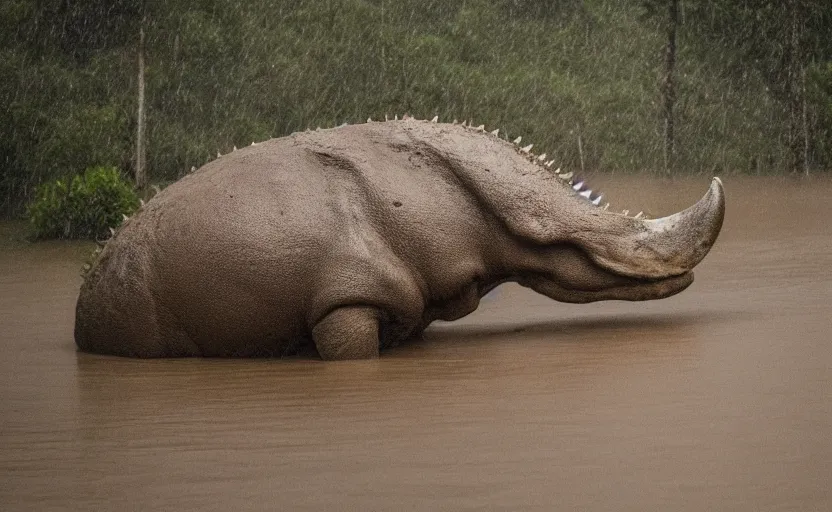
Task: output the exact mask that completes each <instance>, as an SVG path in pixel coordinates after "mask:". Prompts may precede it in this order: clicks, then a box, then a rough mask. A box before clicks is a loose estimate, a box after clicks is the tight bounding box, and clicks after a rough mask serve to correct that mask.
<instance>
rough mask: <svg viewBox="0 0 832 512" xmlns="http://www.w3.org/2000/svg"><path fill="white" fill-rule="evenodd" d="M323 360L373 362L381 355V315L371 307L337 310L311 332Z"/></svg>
mask: <svg viewBox="0 0 832 512" xmlns="http://www.w3.org/2000/svg"><path fill="white" fill-rule="evenodd" d="M312 339H313V340H314V341H315V347H317V349H318V353H319V354H320V356H321V358H322V359H324V360H344V359H373V358H377V357H378V352H379V311H378V310H377V309H376V308H373V307H368V306H350V307H342V308H338V309H336V310H334V311H332V312H331V313H329V314H328V315H327V316H325V317H324V318H323V319H322V320H320V321H319V322H318V323H317V324H316V325H315V327H313V328H312Z"/></svg>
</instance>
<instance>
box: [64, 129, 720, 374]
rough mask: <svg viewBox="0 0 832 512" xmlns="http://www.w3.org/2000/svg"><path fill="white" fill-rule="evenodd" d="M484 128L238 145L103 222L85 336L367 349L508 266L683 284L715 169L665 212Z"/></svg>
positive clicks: (538, 287)
mask: <svg viewBox="0 0 832 512" xmlns="http://www.w3.org/2000/svg"><path fill="white" fill-rule="evenodd" d="M547 163H548V165H549V166H551V164H552V162H551V161H550V162H546V161H545V158H543V156H541V157H538V156H536V155H534V154H532V153H531V148H530V147H528V146H526V147H523V146H521V145H520V144H512V143H511V142H508V141H505V140H503V139H501V138H499V137H498V136H496V135H495V134H493V133H488V132H485V131H483V130H481V129H475V128H471V127H466V126H462V125H457V124H442V123H436V122H430V121H419V120H415V119H412V118H407V119H404V120H401V121H389V122H368V123H366V124H360V125H351V126H344V127H339V128H334V129H330V130H321V131H314V132H303V133H295V134H293V135H290V136H288V137H283V138H280V139H272V140H269V141H266V142H262V143H260V144H256V145H252V146H250V147H247V148H244V149H240V150H237V151H235V152H233V153H232V154H230V155H226V156H223V157H221V158H218V159H217V160H215V161H213V162H210V163H209V164H207V165H205V166H204V167H202V168H201V169H199V170H197V171H196V172H194V173H192V174H190V175H188V176H186V177H184V178H183V179H181V180H180V181H178V182H177V183H174V184H173V185H171V186H170V187H168V188H167V189H165V190H164V191H162V192H161V193H159V194H157V195H156V196H155V197H154V198H153V199H152V200H150V201H149V202H148V203H147V204H146V205H145V206H143V207H142V208H141V209H140V210H139V211H138V212H137V213H136V214H135V215H134V216H133V217H132V218H130V219H128V220H126V221H125V222H124V224H123V225H122V227H121V228H120V229H119V230H118V232H117V233H116V234H115V236H114V237H113V238H111V239H110V240H109V241H108V242H107V244H106V246H105V247H104V249H103V250H102V251H101V254H100V255H99V256H98V258H97V260H96V261H95V262H94V263H93V264H92V266H91V268H90V270H89V272H88V273H87V275H86V277H85V281H84V284H83V285H82V287H81V292H80V295H79V298H78V304H77V308H76V323H75V340H76V343H77V344H78V347H79V348H80V349H81V350H84V351H89V352H96V353H104V354H115V355H122V356H134V357H182V356H282V355H287V354H291V353H293V352H295V351H296V350H297V349H298V348H299V347H301V346H302V345H307V344H313V345H314V347H315V348H316V349H317V351H318V353H319V354H320V355H321V357H322V358H324V359H356V358H372V357H377V356H378V355H379V351H380V350H381V349H383V348H385V347H387V346H390V345H392V344H395V343H396V342H398V341H400V340H403V339H405V338H408V337H411V336H415V335H417V334H419V333H420V332H421V331H422V330H424V329H425V328H426V327H427V326H428V325H429V324H430V323H431V322H432V321H434V320H437V319H441V320H454V319H457V318H460V317H462V316H465V315H467V314H469V313H471V312H472V311H474V310H475V309H476V308H477V306H478V305H479V300H480V298H481V297H482V296H483V295H485V294H486V293H488V291H490V290H491V289H493V288H494V287H495V286H497V285H499V284H500V283H504V282H507V281H516V282H518V283H520V284H521V285H523V286H527V287H529V288H531V289H533V290H535V291H537V292H539V293H542V294H544V295H547V296H549V297H551V298H553V299H555V300H558V301H563V302H575V303H584V302H592V301H597V300H612V299H615V300H650V299H659V298H663V297H667V296H670V295H673V294H675V293H678V292H680V291H682V290H684V289H685V288H686V287H687V286H689V285H690V283H691V282H692V281H693V274H692V272H691V270H692V269H693V267H694V266H695V265H696V264H697V263H699V261H701V259H702V258H704V256H705V255H706V254H707V252H708V251H709V250H710V248H711V246H712V245H713V243H714V242H715V240H716V238H717V235H718V234H719V231H720V228H721V226H722V220H723V217H724V208H725V204H724V203H725V200H724V193H723V190H722V184H721V182H720V181H719V180H718V179H714V181H713V182H712V183H711V187H710V189H709V190H708V192H707V194H706V195H705V197H703V198H702V200H700V201H699V202H698V203H696V204H695V205H693V206H692V207H690V208H688V209H687V210H685V211H683V212H680V213H678V214H675V215H672V216H670V217H666V218H664V219H656V220H645V219H641V218H633V217H629V216H626V215H622V214H616V213H611V212H608V211H606V210H605V209H604V208H601V207H600V206H599V205H596V204H594V203H598V204H600V203H599V198H597V197H593V195H592V193H591V192H587V191H585V190H583V189H582V188H581V184H579V183H574V182H573V180H570V179H569V176H568V175H564V174H559V173H558V172H556V171H553V170H552V169H551V168H550V167H548V166H547V165H546V164H547Z"/></svg>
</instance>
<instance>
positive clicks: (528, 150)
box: [520, 144, 534, 153]
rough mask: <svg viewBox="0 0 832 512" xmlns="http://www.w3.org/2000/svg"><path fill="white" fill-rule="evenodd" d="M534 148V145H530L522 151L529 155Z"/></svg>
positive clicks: (521, 149)
mask: <svg viewBox="0 0 832 512" xmlns="http://www.w3.org/2000/svg"><path fill="white" fill-rule="evenodd" d="M533 147H534V144H529V145H528V146H526V147H524V148H520V151H522V152H523V153H529V152H530V151H531V150H532V148H533Z"/></svg>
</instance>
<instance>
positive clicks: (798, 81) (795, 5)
mask: <svg viewBox="0 0 832 512" xmlns="http://www.w3.org/2000/svg"><path fill="white" fill-rule="evenodd" d="M801 7H802V6H801V0H789V2H788V3H787V4H786V9H787V10H788V25H787V28H786V78H787V82H786V94H787V99H786V102H787V105H788V115H789V132H788V144H789V172H791V173H808V166H807V165H808V162H807V159H806V153H807V148H806V145H807V143H808V140H807V137H806V135H807V134H806V131H807V123H806V122H805V112H804V111H805V108H806V106H805V102H806V99H805V96H806V69H805V67H806V64H805V62H804V60H805V58H804V57H805V56H804V51H803V29H804V21H805V20H804V19H803V10H802V9H801Z"/></svg>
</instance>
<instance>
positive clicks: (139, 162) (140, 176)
mask: <svg viewBox="0 0 832 512" xmlns="http://www.w3.org/2000/svg"><path fill="white" fill-rule="evenodd" d="M138 54H139V76H138V96H139V98H138V108H137V112H136V117H137V120H136V188H138V189H139V190H144V189H145V187H147V169H146V167H145V140H144V138H145V135H144V132H145V126H144V119H145V116H144V20H142V25H141V27H139V50H138Z"/></svg>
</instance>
